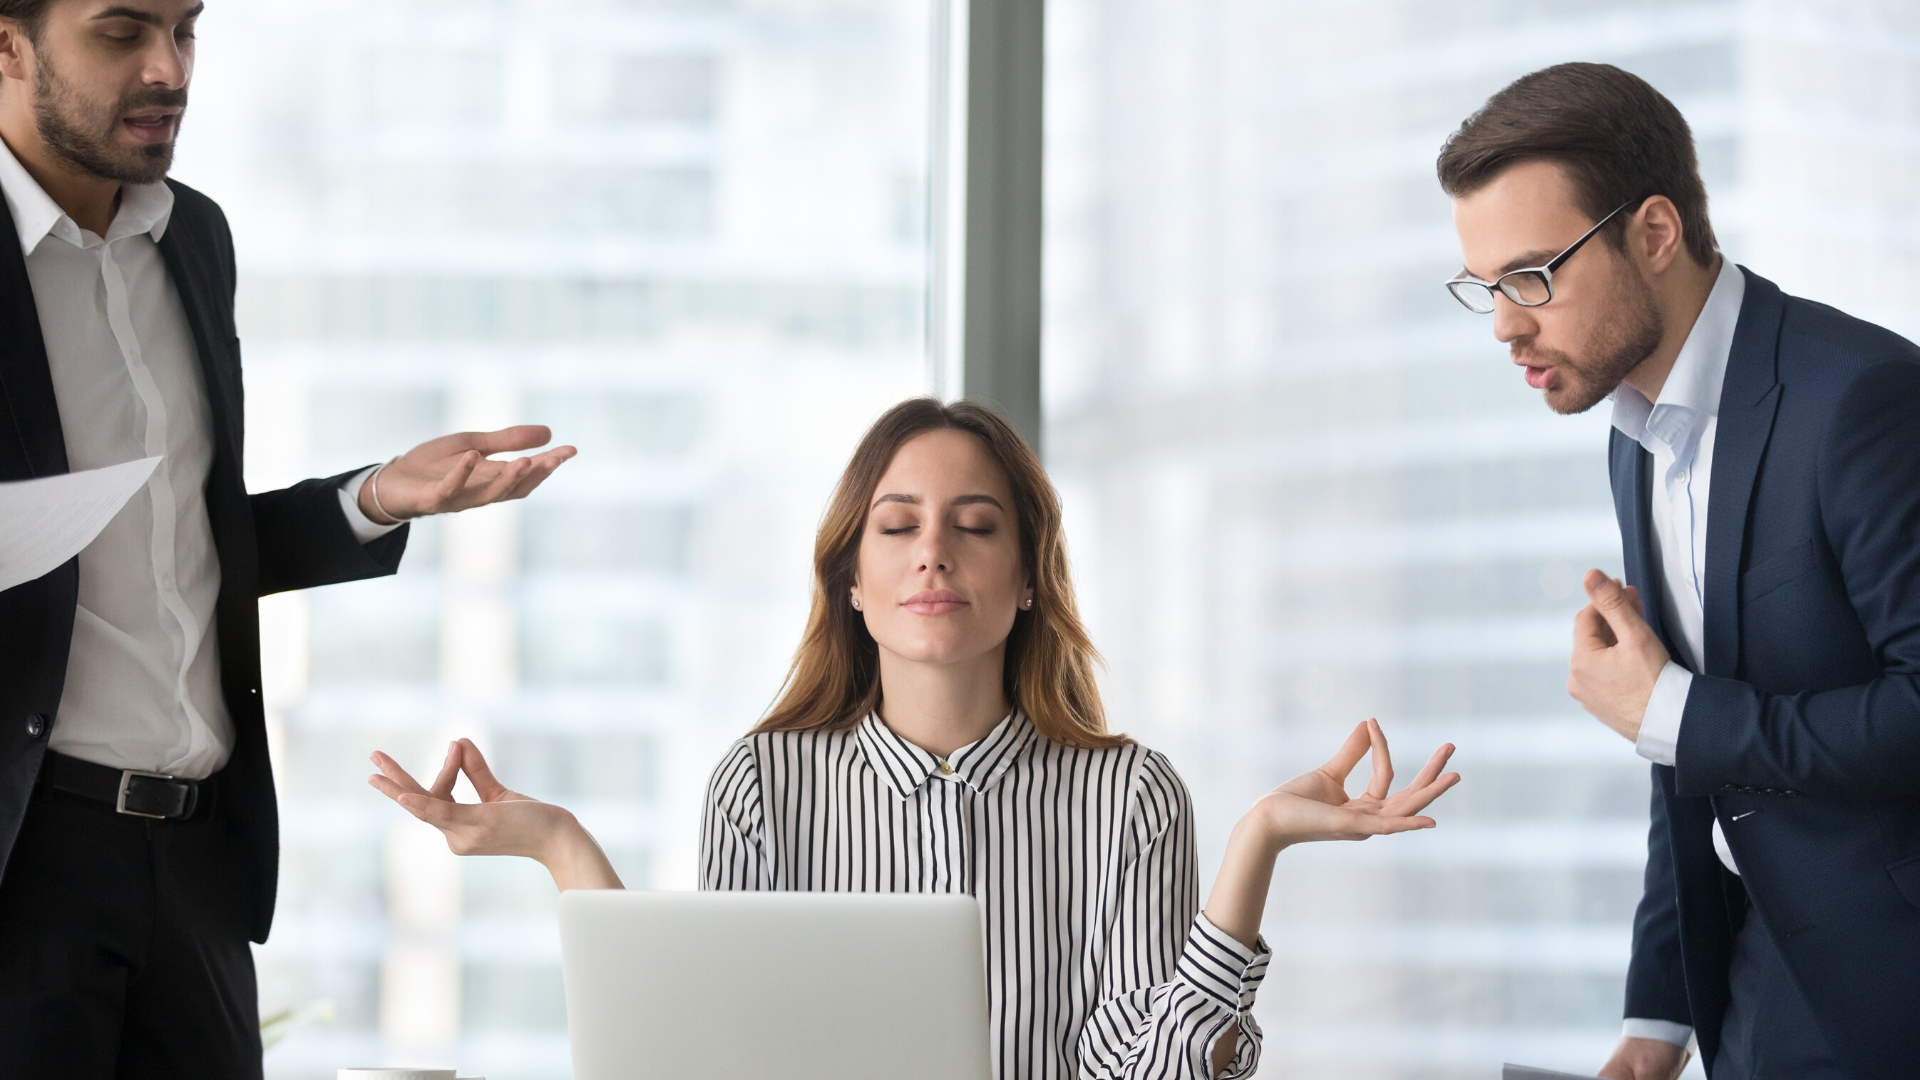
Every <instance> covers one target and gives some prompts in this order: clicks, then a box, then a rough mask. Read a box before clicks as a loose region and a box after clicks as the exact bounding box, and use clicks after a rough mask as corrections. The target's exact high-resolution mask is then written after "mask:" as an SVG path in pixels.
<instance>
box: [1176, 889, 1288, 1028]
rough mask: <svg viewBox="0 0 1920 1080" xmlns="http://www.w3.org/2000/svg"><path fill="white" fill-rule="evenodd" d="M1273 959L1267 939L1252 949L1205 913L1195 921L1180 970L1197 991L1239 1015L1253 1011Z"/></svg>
mask: <svg viewBox="0 0 1920 1080" xmlns="http://www.w3.org/2000/svg"><path fill="white" fill-rule="evenodd" d="M1272 958H1273V950H1272V949H1269V948H1267V941H1266V939H1265V938H1256V939H1254V947H1253V948H1251V949H1250V948H1248V947H1246V946H1245V945H1242V944H1240V943H1239V942H1238V941H1235V940H1234V939H1233V937H1232V936H1231V935H1229V934H1227V933H1225V932H1224V931H1222V930H1221V929H1220V928H1219V927H1217V926H1215V925H1213V924H1212V923H1211V922H1208V921H1207V916H1206V913H1204V912H1202V913H1201V914H1199V915H1195V916H1194V917H1193V929H1191V930H1189V931H1187V947H1186V948H1185V949H1183V950H1181V952H1180V963H1179V966H1178V969H1177V970H1178V972H1179V974H1180V975H1181V976H1182V977H1184V978H1185V979H1186V981H1187V982H1188V983H1189V984H1191V985H1192V986H1193V987H1194V988H1195V989H1197V990H1199V991H1200V992H1201V993H1203V994H1205V995H1207V996H1208V997H1210V998H1213V999H1214V1000H1215V1001H1218V1002H1219V1003H1220V1004H1221V1005H1224V1006H1225V1007H1227V1008H1229V1009H1231V1010H1233V1011H1234V1012H1235V1013H1236V1014H1239V1013H1245V1012H1246V1011H1247V1010H1248V1009H1251V1008H1253V995H1254V992H1255V991H1257V990H1259V989H1260V981H1261V980H1262V979H1264V978H1266V977H1267V961H1269V960H1271V959H1272Z"/></svg>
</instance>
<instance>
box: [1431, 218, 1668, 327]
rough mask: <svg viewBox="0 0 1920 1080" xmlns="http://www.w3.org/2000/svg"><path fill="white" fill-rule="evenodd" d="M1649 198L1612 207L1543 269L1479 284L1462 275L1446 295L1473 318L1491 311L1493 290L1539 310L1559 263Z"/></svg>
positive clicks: (1450, 284)
mask: <svg viewBox="0 0 1920 1080" xmlns="http://www.w3.org/2000/svg"><path fill="white" fill-rule="evenodd" d="M1649 198H1652V196H1650V195H1643V196H1641V197H1640V198H1638V199H1628V200H1627V201H1626V202H1623V203H1621V204H1620V205H1619V206H1616V207H1614V208H1613V210H1612V211H1611V212H1609V213H1608V214H1607V216H1606V217H1603V218H1601V219H1600V220H1599V221H1598V222H1597V223H1595V225H1594V226H1593V228H1591V229H1588V230H1587V231H1586V234H1585V235H1584V236H1582V237H1580V239H1578V240H1575V241H1574V242H1573V243H1572V244H1570V245H1568V247H1567V250H1565V251H1563V252H1561V253H1560V254H1558V255H1555V256H1554V257H1553V261H1552V262H1549V263H1547V265H1545V266H1529V267H1524V268H1522V269H1519V270H1512V271H1509V272H1507V273H1504V274H1501V275H1500V278H1499V280H1497V281H1482V280H1480V279H1479V278H1477V277H1474V276H1473V275H1472V274H1469V273H1466V272H1464V271H1462V272H1461V274H1460V276H1459V277H1457V278H1454V279H1453V280H1451V281H1449V282H1447V291H1448V292H1450V293H1452V294H1453V298H1454V299H1455V300H1458V301H1460V306H1461V307H1464V308H1466V309H1467V310H1468V311H1471V312H1473V313H1474V314H1476V315H1486V314H1489V313H1491V312H1492V311H1493V290H1495V289H1499V290H1500V291H1501V292H1503V293H1505V294H1506V296H1507V299H1509V300H1511V301H1513V302H1514V303H1516V304H1519V305H1520V306H1521V307H1539V306H1540V305H1541V304H1544V303H1546V302H1547V301H1549V300H1551V299H1553V272H1554V271H1555V270H1558V269H1560V264H1561V263H1564V262H1566V261H1567V260H1568V259H1571V258H1573V253H1574V252H1576V251H1579V250H1580V245H1581V244H1584V243H1586V242H1587V241H1588V240H1590V239H1592V238H1593V234H1594V233H1597V232H1599V231H1600V230H1601V228H1602V227H1604V226H1605V225H1606V223H1607V222H1609V221H1612V220H1613V219H1614V216H1615V215H1617V214H1619V213H1620V211H1622V210H1625V209H1626V208H1627V207H1629V206H1638V205H1640V204H1641V203H1643V202H1646V201H1647V200H1648V199H1649Z"/></svg>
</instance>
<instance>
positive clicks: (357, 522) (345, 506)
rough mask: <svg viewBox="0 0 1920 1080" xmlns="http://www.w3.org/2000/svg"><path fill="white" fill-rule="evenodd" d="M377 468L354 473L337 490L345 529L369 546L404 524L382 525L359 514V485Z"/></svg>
mask: <svg viewBox="0 0 1920 1080" xmlns="http://www.w3.org/2000/svg"><path fill="white" fill-rule="evenodd" d="M379 467H380V466H378V465H374V466H372V467H370V468H366V469H362V470H360V471H359V472H357V473H354V474H353V477H352V478H351V479H349V480H348V481H347V482H346V483H344V484H342V485H340V488H339V495H340V512H341V513H342V514H345V515H346V516H347V528H349V529H352V530H353V538H354V539H355V540H358V541H360V542H361V543H363V544H371V543H373V542H374V541H375V540H378V539H380V538H381V537H383V536H385V535H387V534H388V533H390V532H392V531H393V530H395V529H397V528H399V527H400V526H401V525H404V524H406V523H405V522H395V523H393V524H392V525H382V524H380V523H379V522H377V521H375V520H373V519H372V518H370V517H368V516H367V515H365V514H363V513H361V512H360V485H362V484H364V483H366V482H367V477H369V476H372V475H373V470H374V469H377V468H379Z"/></svg>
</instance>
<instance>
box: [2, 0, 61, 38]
mask: <svg viewBox="0 0 1920 1080" xmlns="http://www.w3.org/2000/svg"><path fill="white" fill-rule="evenodd" d="M52 6H53V0H0V19H11V20H13V21H14V22H17V23H19V24H20V29H21V30H23V31H24V32H25V33H26V35H27V40H28V41H31V42H33V43H34V44H36V45H38V44H39V43H40V28H41V27H42V26H43V25H44V24H45V23H46V21H47V9H48V8H50V7H52Z"/></svg>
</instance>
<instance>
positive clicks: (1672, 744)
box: [1633, 660, 1693, 765]
mask: <svg viewBox="0 0 1920 1080" xmlns="http://www.w3.org/2000/svg"><path fill="white" fill-rule="evenodd" d="M1692 688H1693V672H1691V671H1688V670H1687V669H1686V668H1683V667H1681V666H1680V665H1679V664H1676V663H1674V662H1673V661H1671V660H1669V661H1667V666H1666V667H1664V668H1662V669H1661V670H1660V678H1658V679H1657V680H1655V681H1654V684H1653V696H1652V697H1650V698H1648V699H1647V714H1646V715H1645V716H1643V717H1641V718H1640V738H1639V739H1637V740H1635V742H1634V744H1633V749H1634V752H1635V753H1637V754H1639V755H1640V756H1641V757H1643V758H1646V759H1647V760H1648V761H1651V762H1653V763H1654V764H1655V765H1671V764H1673V760H1674V751H1675V750H1677V749H1678V748H1679V746H1680V716H1681V714H1682V713H1685V712H1686V711H1687V691H1688V690H1690V689H1692Z"/></svg>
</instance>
